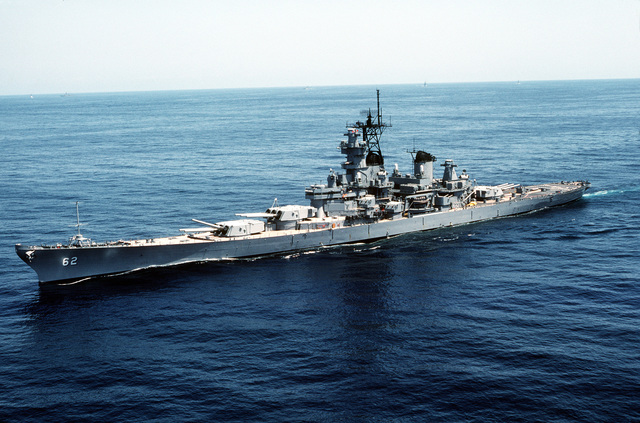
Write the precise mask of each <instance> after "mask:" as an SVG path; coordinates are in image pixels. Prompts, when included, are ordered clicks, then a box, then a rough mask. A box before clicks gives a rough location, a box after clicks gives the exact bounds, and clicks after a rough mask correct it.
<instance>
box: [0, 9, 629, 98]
mask: <svg viewBox="0 0 640 423" xmlns="http://www.w3.org/2000/svg"><path fill="white" fill-rule="evenodd" d="M591 78H640V0H529V1H520V0H421V1H419V0H406V1H405V0H394V1H376V0H366V1H364V0H363V1H360V0H356V1H350V0H336V1H333V0H330V1H324V0H313V1H305V0H296V1H278V0H271V1H269V0H264V1H258V0H224V1H215V0H210V1H205V0H175V1H169V0H101V1H98V0H95V1H94V0H0V95H6V94H36V93H63V92H70V93H71V92H103V91H139V90H165V89H201V88H231V87H270V86H307V85H309V86H318V85H352V84H353V85H360V84H395V83H398V84H401V83H422V82H425V81H426V82H466V81H515V80H523V81H524V80H542V79H591Z"/></svg>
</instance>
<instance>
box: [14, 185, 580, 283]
mask: <svg viewBox="0 0 640 423" xmlns="http://www.w3.org/2000/svg"><path fill="white" fill-rule="evenodd" d="M586 189H587V187H585V186H580V187H577V188H575V189H571V190H567V191H564V192H562V193H553V194H551V193H550V194H546V195H538V196H536V197H533V198H518V199H513V200H510V201H502V202H497V203H492V204H478V205H475V206H470V207H465V208H462V209H454V210H448V211H437V212H430V213H424V214H420V215H416V216H412V217H398V218H396V219H393V220H389V219H387V220H379V221H376V222H374V223H368V224H358V225H353V226H345V227H340V228H336V229H321V230H309V231H302V230H296V231H282V232H283V234H279V233H278V232H279V231H274V232H273V233H271V234H269V236H266V235H264V234H258V235H250V236H245V237H235V238H227V239H218V240H214V241H206V240H196V239H192V238H188V237H176V241H175V242H172V243H165V244H162V245H154V244H153V243H151V244H148V245H147V244H140V245H102V246H90V247H66V246H65V247H61V248H55V247H33V246H23V245H21V244H17V245H16V252H17V254H18V255H19V256H20V258H21V259H22V260H24V261H25V262H26V263H27V264H28V265H29V266H31V267H32V268H33V270H35V271H36V273H37V274H38V278H39V281H40V282H41V283H46V282H63V281H66V282H69V281H78V280H82V279H85V278H90V277H94V276H102V275H113V274H122V273H126V272H131V271H135V270H140V269H146V268H152V267H163V266H174V265H179V264H184V263H191V262H201V261H216V260H229V259H235V258H247V257H256V256H266V255H271V254H280V253H287V252H292V251H301V250H309V249H317V248H322V247H326V246H332V245H339V244H348V243H355V242H368V241H373V240H376V239H381V238H385V237H390V236H395V235H401V234H405V233H409V232H417V231H426V230H432V229H438V228H443V227H448V226H457V225H463V224H468V223H473V222H479V221H484V220H489V219H495V218H500V217H506V216H511V215H517V214H522V213H527V212H531V211H535V210H541V209H544V208H548V207H553V206H558V205H561V204H565V203H569V202H571V201H575V200H577V199H579V198H581V197H582V195H583V193H584V191H585V190H586Z"/></svg>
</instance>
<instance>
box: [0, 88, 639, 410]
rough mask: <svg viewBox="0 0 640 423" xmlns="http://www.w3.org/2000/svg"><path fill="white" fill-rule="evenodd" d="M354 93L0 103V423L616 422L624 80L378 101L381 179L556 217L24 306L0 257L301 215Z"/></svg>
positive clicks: (194, 272) (633, 112) (633, 318)
mask: <svg viewBox="0 0 640 423" xmlns="http://www.w3.org/2000/svg"><path fill="white" fill-rule="evenodd" d="M375 88H376V87H365V86H362V87H327V88H310V89H302V88H281V89H246V90H214V91H183V92H151V93H114V94H76V95H71V96H68V97H62V96H55V95H49V96H34V98H29V97H28V96H23V97H0V145H1V146H2V150H1V151H2V154H1V155H0V194H1V196H0V234H1V239H2V243H1V244H0V245H1V247H0V264H1V267H0V312H1V315H2V318H1V319H0V420H2V421H5V420H6V421H82V420H86V421H167V422H174V421H239V422H249V421H331V422H333V421H367V422H371V421H380V422H388V421H420V422H422V421H442V422H454V421H510V422H511V421H545V422H548V421H559V422H560V421H616V422H618V421H640V260H639V259H638V256H639V254H640V242H639V239H640V229H639V228H640V206H639V204H640V190H639V186H638V183H639V182H640V178H639V177H638V163H640V101H639V99H640V80H621V81H575V82H525V83H522V84H519V85H517V84H515V83H488V84H442V85H438V84H433V85H429V86H428V87H426V88H424V87H422V86H420V85H415V86H410V85H403V86H382V87H377V88H380V89H381V101H382V107H383V112H384V114H385V115H386V117H387V119H390V121H391V124H392V128H390V129H389V130H388V131H387V132H386V134H385V138H384V139H383V144H382V151H383V153H384V154H385V156H386V163H387V165H388V166H392V165H393V163H398V164H399V166H400V168H401V170H404V171H405V172H408V171H410V156H409V154H407V153H406V151H407V150H411V149H413V148H414V147H416V148H420V149H424V150H426V151H428V152H430V153H432V154H434V155H436V156H437V157H438V159H439V162H440V163H442V162H443V160H444V159H446V158H453V159H455V160H456V162H457V164H458V165H459V168H460V169H466V170H467V171H468V173H470V174H471V177H472V178H475V179H477V180H478V182H479V183H502V182H516V183H527V184H528V183H537V182H549V181H559V180H578V179H588V180H590V181H591V182H592V184H593V187H592V189H591V190H590V191H589V193H588V194H587V196H586V197H585V198H584V199H583V200H582V201H580V202H577V203H573V204H570V205H568V206H565V207H560V208H556V209H552V210H547V211H542V212H539V213H533V214H528V215H524V216H520V217H516V218H507V219H501V220H495V221H491V222H486V223H481V224H475V225H468V226H463V227H458V228H452V229H447V230H441V231H432V232H425V233H418V234H411V235H407V236H402V237H397V238H394V239H391V240H386V241H383V242H379V243H376V244H372V245H356V246H347V247H342V248H336V249H330V250H324V251H321V252H315V253H307V254H300V255H292V256H287V257H275V258H266V259H261V260H255V261H236V262H231V263H222V264H220V263H219V264H203V265H193V266H186V267H180V268H176V269H165V270H161V271H153V272H151V271H149V272H144V273H140V274H137V275H131V276H128V277H121V278H105V279H98V280H94V281H89V282H86V283H82V284H78V285H73V286H43V287H40V286H39V285H38V283H37V278H36V275H35V273H34V272H33V271H32V270H31V269H30V268H29V267H28V266H26V265H25V264H24V263H22V261H21V260H19V258H18V257H17V256H16V255H15V252H14V249H13V245H14V244H15V243H18V242H22V243H38V244H39V243H42V242H46V243H55V242H58V241H65V240H66V239H67V238H68V237H69V236H70V235H72V234H73V232H74V231H75V229H74V228H73V224H74V223H75V205H74V202H75V201H80V213H81V220H82V221H83V223H85V225H84V226H82V232H83V234H84V235H85V236H89V237H91V238H93V239H94V240H96V241H104V240H114V239H120V238H137V237H152V236H158V235H170V234H176V233H177V229H178V228H181V227H186V226H189V225H190V223H189V219H190V218H199V219H203V220H207V221H219V220H226V219H232V218H234V213H236V212H252V211H262V210H264V209H266V208H267V207H269V206H270V205H271V203H272V202H273V199H274V197H277V198H278V201H279V203H280V204H305V200H304V191H303V189H304V186H305V185H309V184H311V183H322V182H323V181H324V180H325V178H326V175H327V174H328V171H329V169H330V168H334V169H339V163H340V161H341V160H342V157H341V155H340V154H339V150H337V149H336V147H337V145H338V142H339V141H340V140H341V139H342V138H343V137H342V133H343V131H344V127H345V124H346V122H347V121H350V122H353V121H355V120H357V119H362V115H361V111H362V110H366V109H368V108H370V107H371V108H373V107H375Z"/></svg>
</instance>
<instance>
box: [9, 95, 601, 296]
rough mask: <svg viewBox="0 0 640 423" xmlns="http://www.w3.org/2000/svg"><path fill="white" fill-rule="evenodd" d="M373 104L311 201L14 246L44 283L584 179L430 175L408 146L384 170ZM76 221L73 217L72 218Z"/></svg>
mask: <svg viewBox="0 0 640 423" xmlns="http://www.w3.org/2000/svg"><path fill="white" fill-rule="evenodd" d="M377 98H378V101H377V114H376V116H373V115H372V114H371V112H369V114H368V116H367V118H366V121H365V122H360V121H358V122H355V123H354V124H352V125H348V127H347V131H346V134H345V136H346V139H345V140H343V141H342V142H341V143H340V150H341V151H342V154H344V155H345V161H344V162H342V164H341V167H342V170H343V171H342V172H335V171H334V170H330V172H329V176H328V177H327V182H326V184H319V185H312V186H310V187H308V188H306V189H305V197H306V198H307V199H308V200H309V205H308V206H301V205H285V206H279V205H278V204H277V201H276V202H274V204H273V205H272V207H270V208H268V209H267V210H266V211H265V212H263V213H244V214H239V215H238V216H239V217H242V218H243V219H240V220H231V221H224V222H218V223H209V222H205V221H202V220H197V219H193V221H195V222H196V223H198V224H200V225H201V226H200V227H196V228H186V229H181V230H180V231H181V232H182V234H181V235H176V236H170V237H161V238H151V239H143V240H131V241H116V242H105V243H97V242H93V241H91V240H90V239H88V238H85V237H83V236H82V235H81V234H80V232H79V231H78V233H77V234H76V235H74V236H73V237H72V238H70V239H69V242H68V243H66V244H56V245H42V246H27V245H22V244H17V245H16V246H15V248H16V252H17V254H18V256H19V257H20V258H21V259H22V260H24V262H25V263H27V264H28V265H29V266H31V267H32V268H33V270H35V271H36V273H37V274H38V279H39V281H40V282H41V283H46V282H57V283H61V282H64V283H66V282H77V281H80V280H84V279H87V278H91V277H95V276H104V275H117V274H122V273H128V272H132V271H136V270H139V269H146V268H152V267H163V266H174V265H179V264H184V263H191V262H204V261H216V260H229V259H238V258H249V257H259V256H267V255H272V254H280V253H289V252H293V251H301V250H310V249H319V248H324V247H329V246H334V245H339V244H347V243H355V242H369V241H374V240H378V239H381V238H386V237H391V236H395V235H400V234H404V233H408V232H415V231H426V230H430V229H437V228H442V227H448V226H456V225H463V224H467V223H472V222H480V221H483V220H489V219H495V218H499V217H504V216H511V215H517V214H521V213H527V212H531V211H535V210H541V209H545V208H548V207H553V206H558V205H561V204H566V203H569V202H571V201H575V200H578V199H580V198H581V197H582V195H583V193H584V192H585V191H586V190H587V189H588V188H589V186H590V185H589V183H588V182H585V181H576V182H558V183H547V184H540V185H531V186H523V185H519V184H511V183H504V184H501V185H496V186H488V185H478V184H477V183H476V181H475V179H471V178H470V177H469V175H468V174H467V173H466V172H465V171H462V173H460V174H458V173H457V172H456V165H455V164H454V162H453V160H445V161H444V163H442V164H441V165H440V166H442V167H443V168H444V169H443V173H442V177H441V178H434V163H435V162H436V157H434V156H433V155H431V154H429V153H426V152H424V151H414V152H412V159H413V173H411V174H404V175H403V174H402V173H400V171H399V170H398V166H397V165H395V166H394V168H393V170H392V171H391V173H389V172H388V171H387V169H386V167H385V164H384V157H383V155H382V151H381V149H380V139H381V136H382V133H383V132H384V130H385V129H386V128H387V127H389V126H390V125H387V124H385V123H383V121H382V114H381V111H380V93H379V92H378V95H377ZM79 226H80V221H79V218H78V227H79Z"/></svg>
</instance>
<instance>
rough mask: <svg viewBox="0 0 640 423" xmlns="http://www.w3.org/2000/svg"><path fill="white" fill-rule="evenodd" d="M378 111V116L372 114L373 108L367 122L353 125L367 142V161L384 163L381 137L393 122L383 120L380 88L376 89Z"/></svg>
mask: <svg viewBox="0 0 640 423" xmlns="http://www.w3.org/2000/svg"><path fill="white" fill-rule="evenodd" d="M376 97H377V106H378V113H377V115H376V118H375V119H374V117H373V116H372V115H371V109H369V113H368V115H367V121H366V122H360V121H358V122H356V123H355V124H354V125H351V126H353V127H354V128H358V129H360V130H361V131H362V140H363V141H365V142H366V143H367V152H368V154H367V162H369V163H371V164H380V165H383V164H384V158H383V156H382V151H381V150H380V138H381V137H382V133H383V132H384V130H385V128H387V127H391V124H386V123H383V122H382V111H381V110H380V90H376Z"/></svg>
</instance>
